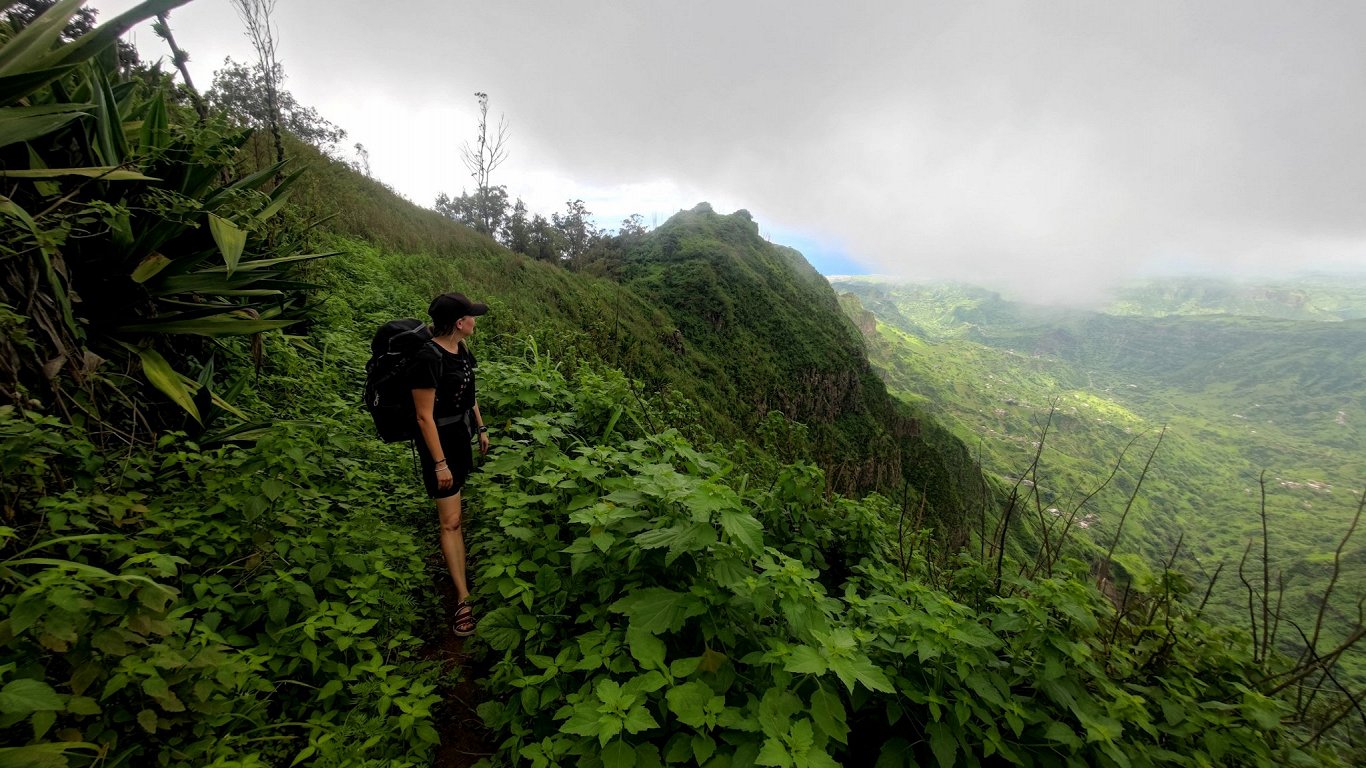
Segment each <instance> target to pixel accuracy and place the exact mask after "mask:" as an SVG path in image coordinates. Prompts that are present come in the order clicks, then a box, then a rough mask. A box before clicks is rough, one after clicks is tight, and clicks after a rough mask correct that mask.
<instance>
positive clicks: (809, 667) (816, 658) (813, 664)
mask: <svg viewBox="0 0 1366 768" xmlns="http://www.w3.org/2000/svg"><path fill="white" fill-rule="evenodd" d="M829 668H830V665H829V664H828V663H826V660H825V657H823V656H821V654H820V651H817V650H816V649H815V648H812V647H811V646H809V645H798V646H796V647H794V648H793V649H792V655H790V656H788V658H787V661H786V662H785V663H784V664H783V669H784V670H786V671H788V672H794V673H796V674H799V675H823V674H825V673H826V670H828V669H829Z"/></svg>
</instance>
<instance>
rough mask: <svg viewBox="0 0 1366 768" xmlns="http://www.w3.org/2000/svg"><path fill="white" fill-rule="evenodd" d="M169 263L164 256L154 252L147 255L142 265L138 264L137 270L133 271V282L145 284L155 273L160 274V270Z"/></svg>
mask: <svg viewBox="0 0 1366 768" xmlns="http://www.w3.org/2000/svg"><path fill="white" fill-rule="evenodd" d="M170 263H171V260H170V259H168V258H166V257H165V256H162V255H161V254H159V253H157V252H156V251H153V252H151V253H149V254H147V258H145V259H143V260H142V263H141V264H138V268H137V269H135V270H133V282H135V283H145V282H147V281H148V280H150V279H151V278H152V277H153V276H155V275H156V273H158V272H160V271H161V270H163V269H165V268H166V267H167V266H169V265H170Z"/></svg>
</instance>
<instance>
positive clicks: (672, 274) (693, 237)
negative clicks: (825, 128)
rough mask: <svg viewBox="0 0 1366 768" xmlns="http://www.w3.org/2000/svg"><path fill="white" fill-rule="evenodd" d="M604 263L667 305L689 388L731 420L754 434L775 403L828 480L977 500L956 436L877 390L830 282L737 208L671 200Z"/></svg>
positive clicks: (954, 502)
mask: <svg viewBox="0 0 1366 768" xmlns="http://www.w3.org/2000/svg"><path fill="white" fill-rule="evenodd" d="M613 271H614V272H615V273H616V274H618V275H619V279H620V280H621V281H622V283H623V284H624V285H626V286H627V287H629V288H630V289H631V290H632V291H634V292H635V293H637V294H639V295H641V296H643V297H645V298H647V299H648V300H650V301H652V302H653V303H655V304H656V305H657V306H660V307H661V308H662V309H663V310H664V311H666V312H667V313H668V314H669V317H670V318H671V319H672V320H673V322H674V323H675V324H676V327H677V334H676V335H675V336H674V338H673V343H674V344H675V345H676V349H677V351H678V352H679V353H680V354H681V355H683V356H685V357H693V358H695V359H698V360H699V361H700V367H699V373H700V374H701V375H700V376H699V378H698V380H697V381H696V383H695V389H694V391H695V392H696V394H697V395H698V396H699V397H700V398H701V399H702V400H703V401H704V402H707V403H711V404H714V406H715V407H716V409H717V410H718V411H720V412H721V414H722V415H723V416H724V418H725V419H726V420H727V421H728V422H729V423H730V425H731V426H732V427H733V428H738V429H739V430H740V431H741V432H742V433H747V434H748V433H753V432H754V431H755V430H756V429H758V428H759V426H760V425H761V424H762V423H763V422H764V420H765V419H766V417H768V416H769V415H770V414H772V413H775V412H776V413H781V414H783V415H784V416H785V417H787V418H789V419H793V420H795V421H797V422H800V423H802V424H805V425H807V427H808V428H809V430H810V437H811V442H812V451H813V453H814V456H815V458H816V459H817V460H818V461H819V463H820V464H821V465H822V466H823V467H824V468H825V469H826V472H827V475H828V477H829V478H830V482H831V484H832V486H833V487H834V488H835V489H836V490H839V491H843V492H862V491H867V490H882V491H884V492H889V493H896V494H899V493H900V492H901V490H902V488H904V487H907V486H909V487H910V488H912V489H916V490H919V491H922V492H923V493H924V494H925V495H927V496H928V498H929V501H930V503H931V504H933V505H935V506H936V507H937V508H938V509H939V510H940V511H941V512H944V513H950V514H953V515H954V516H955V518H956V519H958V518H961V517H962V515H963V514H965V513H966V512H967V511H969V510H975V509H978V508H980V505H981V504H983V503H985V497H984V496H983V495H982V484H981V481H980V477H979V475H978V472H977V469H976V467H975V465H974V463H973V462H972V460H971V457H970V455H969V454H968V451H967V450H966V448H965V447H964V446H963V445H962V443H961V442H960V441H958V440H957V439H956V438H953V437H952V435H951V434H949V433H948V432H947V431H946V430H945V429H943V427H942V426H941V425H939V424H938V423H937V422H936V421H935V420H934V419H933V418H929V417H927V415H926V414H925V413H924V412H921V411H919V410H917V409H914V408H911V407H907V406H905V405H903V404H901V403H898V402H896V401H895V400H894V399H893V398H890V397H889V396H888V395H887V392H886V388H885V387H884V385H883V384H882V382H881V381H880V380H879V379H878V377H877V376H876V374H875V373H874V372H873V370H872V368H871V366H870V364H869V362H868V359H867V355H866V352H865V350H864V347H863V342H862V339H861V337H860V334H859V331H858V329H857V328H855V327H854V326H853V324H852V323H850V322H849V320H848V319H846V318H845V317H844V315H843V313H842V312H841V310H840V308H839V301H838V298H837V297H836V295H835V292H834V291H833V290H832V289H831V288H830V285H829V283H828V282H827V281H826V280H825V279H824V278H823V277H821V276H820V274H818V273H817V272H816V271H815V269H813V268H812V267H811V265H810V264H808V263H807V261H806V260H805V259H804V258H803V257H802V255H801V254H800V253H798V252H797V251H795V250H793V249H791V248H785V247H782V246H777V245H774V244H772V243H769V242H767V241H765V240H764V239H763V238H761V237H760V236H759V228H758V226H757V225H756V224H755V223H754V221H753V219H752V218H751V217H750V215H749V213H748V212H747V211H743V210H741V211H737V212H735V213H732V214H730V215H728V216H723V215H720V214H717V213H715V212H714V211H713V210H712V209H711V207H710V206H709V205H707V204H705V203H703V204H701V205H699V206H697V207H696V208H694V209H692V210H691V211H684V212H680V213H679V214H677V215H675V216H674V217H672V218H671V219H669V220H668V221H667V222H666V223H665V224H664V225H662V226H661V227H659V229H657V230H656V231H654V232H652V233H650V235H649V236H648V237H646V238H645V239H644V240H643V241H642V242H641V243H640V244H639V245H637V246H636V247H634V248H632V249H630V250H628V251H626V252H625V253H624V254H623V255H622V256H621V260H620V263H619V264H618V265H617V267H616V269H615V270H613Z"/></svg>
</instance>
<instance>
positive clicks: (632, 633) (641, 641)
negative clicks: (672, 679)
mask: <svg viewBox="0 0 1366 768" xmlns="http://www.w3.org/2000/svg"><path fill="white" fill-rule="evenodd" d="M626 642H627V644H628V645H629V646H630V649H631V657H632V658H634V659H635V660H636V662H637V663H638V664H640V666H641V668H642V669H664V668H665V665H664V641H662V640H660V639H659V638H657V637H655V636H654V635H652V634H650V633H649V632H646V631H644V630H642V629H639V628H635V627H633V628H631V629H628V630H626Z"/></svg>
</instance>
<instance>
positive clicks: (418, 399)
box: [413, 389, 454, 490]
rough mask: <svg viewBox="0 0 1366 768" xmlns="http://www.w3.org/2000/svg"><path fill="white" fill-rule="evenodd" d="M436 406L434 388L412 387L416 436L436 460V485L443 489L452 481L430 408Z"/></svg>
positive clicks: (433, 459) (434, 418)
mask: <svg viewBox="0 0 1366 768" xmlns="http://www.w3.org/2000/svg"><path fill="white" fill-rule="evenodd" d="M435 406H436V390H435V389H414V390H413V409H414V410H415V411H417V432H418V437H419V438H420V439H421V440H422V442H423V443H425V444H426V446H427V453H428V455H430V456H431V457H432V461H434V462H436V467H437V469H436V485H437V487H438V488H441V489H443V490H444V489H445V488H448V487H450V485H451V483H452V482H454V480H453V478H452V477H451V471H450V469H449V468H447V467H446V452H445V450H444V449H442V447H441V436H440V435H438V434H437V431H436V417H435V416H433V415H432V409H433V408H434V407H435Z"/></svg>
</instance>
